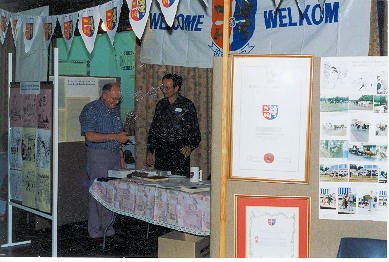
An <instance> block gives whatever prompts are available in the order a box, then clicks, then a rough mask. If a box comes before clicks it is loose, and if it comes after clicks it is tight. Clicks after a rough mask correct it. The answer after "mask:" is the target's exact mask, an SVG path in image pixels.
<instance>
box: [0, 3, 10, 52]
mask: <svg viewBox="0 0 389 262" xmlns="http://www.w3.org/2000/svg"><path fill="white" fill-rule="evenodd" d="M9 16H10V13H9V12H7V11H5V10H2V9H0V41H1V44H4V39H5V36H6V35H7V29H8V22H9Z"/></svg>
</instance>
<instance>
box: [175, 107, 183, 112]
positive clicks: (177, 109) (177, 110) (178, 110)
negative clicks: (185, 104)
mask: <svg viewBox="0 0 389 262" xmlns="http://www.w3.org/2000/svg"><path fill="white" fill-rule="evenodd" d="M174 111H176V112H178V113H180V112H182V108H179V107H177V108H176V110H174Z"/></svg>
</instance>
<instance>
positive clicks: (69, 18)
mask: <svg viewBox="0 0 389 262" xmlns="http://www.w3.org/2000/svg"><path fill="white" fill-rule="evenodd" d="M77 19H78V14H77V12H75V13H71V14H66V15H61V16H58V22H59V24H60V25H61V31H62V36H63V39H64V40H65V44H66V48H67V50H68V52H69V50H70V47H71V46H72V41H73V36H74V30H75V28H76V23H77Z"/></svg>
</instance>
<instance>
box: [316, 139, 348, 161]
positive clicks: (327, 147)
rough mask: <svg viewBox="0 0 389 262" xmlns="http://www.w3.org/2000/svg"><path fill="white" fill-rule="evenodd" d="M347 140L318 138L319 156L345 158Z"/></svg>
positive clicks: (346, 154)
mask: <svg viewBox="0 0 389 262" xmlns="http://www.w3.org/2000/svg"><path fill="white" fill-rule="evenodd" d="M347 156H348V151H347V141H345V140H320V157H322V158H347Z"/></svg>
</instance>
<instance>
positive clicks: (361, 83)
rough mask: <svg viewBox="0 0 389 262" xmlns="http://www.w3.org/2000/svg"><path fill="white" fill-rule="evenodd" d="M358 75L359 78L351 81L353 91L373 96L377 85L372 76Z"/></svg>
mask: <svg viewBox="0 0 389 262" xmlns="http://www.w3.org/2000/svg"><path fill="white" fill-rule="evenodd" d="M358 74H359V77H357V78H356V79H355V80H354V81H353V82H354V83H353V86H354V90H355V91H358V92H361V93H365V94H375V92H376V90H377V87H376V85H377V83H376V78H375V77H374V76H372V73H371V72H358Z"/></svg>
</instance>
